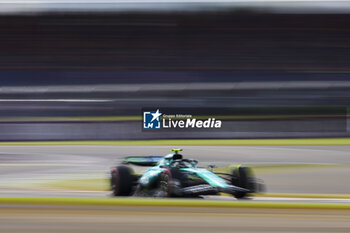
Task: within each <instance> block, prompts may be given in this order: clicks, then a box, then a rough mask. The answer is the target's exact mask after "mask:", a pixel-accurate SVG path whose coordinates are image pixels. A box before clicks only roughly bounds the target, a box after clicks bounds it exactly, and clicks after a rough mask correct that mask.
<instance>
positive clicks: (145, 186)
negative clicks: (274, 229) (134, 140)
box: [110, 149, 262, 198]
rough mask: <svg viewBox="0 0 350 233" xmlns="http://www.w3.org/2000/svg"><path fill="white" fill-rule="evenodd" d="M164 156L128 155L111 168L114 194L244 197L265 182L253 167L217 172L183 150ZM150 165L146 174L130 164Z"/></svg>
mask: <svg viewBox="0 0 350 233" xmlns="http://www.w3.org/2000/svg"><path fill="white" fill-rule="evenodd" d="M172 151H173V153H171V154H168V155H166V156H164V157H160V156H144V157H126V158H125V159H124V161H123V165H121V166H117V167H114V168H112V169H111V172H110V184H111V190H112V193H113V195H114V196H152V197H199V196H203V195H218V194H220V193H228V194H231V195H233V196H234V197H236V198H244V197H246V196H247V195H248V194H249V193H255V192H258V191H260V190H261V187H262V184H261V183H260V182H258V179H256V178H255V177H254V176H253V173H252V171H251V169H250V168H248V167H244V166H241V165H234V166H230V167H233V169H232V171H231V172H230V173H215V172H213V171H212V168H213V167H209V168H208V169H205V168H198V167H196V166H197V163H198V161H197V160H194V159H184V158H183V156H182V155H181V154H179V152H180V151H181V149H173V150H172ZM127 165H138V166H150V168H149V169H148V170H147V171H146V172H145V173H144V174H142V175H137V174H135V173H134V172H133V170H132V169H131V167H130V166H127Z"/></svg>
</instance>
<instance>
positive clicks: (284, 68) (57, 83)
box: [0, 1, 350, 140]
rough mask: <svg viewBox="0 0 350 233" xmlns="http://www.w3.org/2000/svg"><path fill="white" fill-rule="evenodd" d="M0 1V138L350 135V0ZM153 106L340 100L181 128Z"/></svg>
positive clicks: (237, 105)
mask: <svg viewBox="0 0 350 233" xmlns="http://www.w3.org/2000/svg"><path fill="white" fill-rule="evenodd" d="M0 4H1V7H0V9H1V13H2V14H1V15H0V35H1V36H0V51H1V53H0V76H1V79H0V85H1V89H0V132H1V133H0V140H65V139H77V140H78V139H145V138H146V139H147V138H184V137H185V138H237V137H238V138H241V137H248V138H251V137H323V136H337V137H339V136H349V129H348V128H347V125H346V121H347V108H348V106H349V103H350V94H349V93H350V80H349V71H350V65H349V62H348V61H349V60H350V46H349V42H348V41H349V37H350V29H349V28H348V25H349V24H350V15H349V14H348V11H349V9H350V8H349V6H350V4H349V3H348V2H347V1H334V2H332V3H331V4H330V3H329V2H328V1H269V2H266V1H246V2H244V3H242V2H241V1H220V2H215V3H214V2H210V1H200V2H197V1H192V2H187V1H186V2H185V1H182V2H181V1H178V2H176V3H175V2H172V3H170V2H166V1H159V2H153V3H149V2H146V1H141V3H140V2H137V3H136V2H130V1H128V2H122V1H110V2H108V1H106V2H104V3H97V2H94V1H91V2H88V3H84V4H82V3H81V2H79V1H70V2H58V1H41V2H38V1H35V2H34V1H33V2H32V1H26V4H22V3H21V2H17V3H5V2H4V1H0ZM146 106H147V107H155V108H162V107H190V108H195V107H212V108H218V107H222V108H232V109H242V108H244V107H247V108H252V109H254V108H260V109H271V108H276V109H278V108H281V107H285V108H286V107H290V111H289V113H288V114H291V115H293V107H302V108H304V109H307V108H309V107H310V108H311V107H323V108H328V107H331V106H333V107H334V106H337V107H339V108H341V109H343V110H342V114H340V115H341V116H339V114H337V116H332V119H335V121H329V119H324V118H322V119H320V117H317V116H316V117H314V118H312V119H311V120H310V118H307V119H304V118H302V119H301V118H300V117H299V118H298V119H293V120H286V119H279V117H278V116H279V115H280V114H278V111H277V113H276V112H275V114H276V116H272V117H271V116H270V117H269V118H268V120H266V119H265V120H264V121H262V120H261V119H257V120H255V121H252V120H249V121H248V120H247V121H246V122H244V121H242V119H241V120H240V121H232V122H230V124H233V125H231V126H232V127H231V128H230V130H228V131H226V132H217V133H212V132H211V133H203V132H193V133H190V132H189V133H186V134H183V133H181V132H180V133H178V132H175V133H144V132H142V131H141V126H140V125H141V123H140V120H139V119H138V118H137V117H140V115H141V108H142V107H146ZM238 113H239V112H238ZM266 114H269V113H266ZM288 114H287V115H288ZM241 115H244V111H243V112H242V113H241ZM262 115H263V114H262ZM62 117H63V118H62ZM84 117H85V120H81V119H84ZM86 117H90V118H86ZM98 117H99V118H98ZM108 117H109V118H108ZM111 117H112V118H111ZM113 117H115V118H113ZM118 117H119V118H118ZM121 117H122V118H121ZM86 119H88V120H86ZM106 119H109V120H108V121H107V120H106ZM111 119H112V120H111ZM121 119H122V120H121ZM243 120H244V119H243ZM330 122H332V123H330ZM327 123H328V124H327ZM242 125H243V126H244V127H243V128H242ZM326 125H328V126H330V128H329V127H325V126H326ZM332 125H333V126H334V127H333V128H332V127H331V126H332ZM286 126H289V128H288V127H286ZM300 127H302V130H300ZM233 129H235V130H233ZM278 129H279V130H278Z"/></svg>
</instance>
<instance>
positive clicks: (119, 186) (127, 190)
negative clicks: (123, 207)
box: [110, 166, 135, 196]
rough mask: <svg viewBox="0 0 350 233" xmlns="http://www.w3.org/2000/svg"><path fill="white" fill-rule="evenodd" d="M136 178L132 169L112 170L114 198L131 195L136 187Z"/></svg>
mask: <svg viewBox="0 0 350 233" xmlns="http://www.w3.org/2000/svg"><path fill="white" fill-rule="evenodd" d="M134 182H135V176H134V175H133V171H132V169H131V168H129V167H126V166H118V167H115V168H112V169H111V179H110V184H111V190H112V194H113V195H114V196H129V195H131V192H132V188H133V186H134Z"/></svg>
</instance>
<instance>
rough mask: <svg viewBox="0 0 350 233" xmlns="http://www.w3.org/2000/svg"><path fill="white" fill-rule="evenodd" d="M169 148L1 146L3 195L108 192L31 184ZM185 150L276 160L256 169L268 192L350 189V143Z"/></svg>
mask: <svg viewBox="0 0 350 233" xmlns="http://www.w3.org/2000/svg"><path fill="white" fill-rule="evenodd" d="M170 148H171V146H93V145H91V146H73V145H70V146H62V145H59V146H52V145H50V146H1V147H0V176H1V177H2V179H1V180H0V196H46V195H47V196H55V195H57V196H80V195H81V196H106V195H107V193H106V192H103V193H102V194H101V192H86V193H85V192H62V191H57V192H55V191H52V190H51V191H47V190H36V189H35V188H32V187H31V184H35V183H38V182H39V183H40V182H43V181H44V182H46V181H47V182H51V181H55V180H71V179H95V178H97V179H99V178H106V177H107V176H108V171H109V168H110V167H111V166H114V165H117V164H119V163H120V162H121V161H122V158H123V157H125V156H142V155H165V154H167V153H169V149H170ZM182 148H183V149H184V151H183V155H184V156H185V157H189V158H195V159H198V160H199V161H200V164H199V166H207V165H208V164H217V165H219V166H223V165H228V164H232V163H242V164H247V165H250V164H251V165H254V164H255V165H256V164H258V165H260V166H261V165H270V166H271V164H276V166H275V167H274V168H273V169H268V168H267V169H260V170H257V172H256V173H257V174H256V175H257V176H258V178H261V179H263V180H264V182H265V184H266V186H267V192H269V193H314V194H315V193H317V194H320V193H324V194H349V193H350V185H349V184H348V182H347V177H349V175H350V169H349V167H348V165H349V164H350V156H349V152H350V146H183V147H182ZM279 164H284V166H280V165H279ZM286 164H287V166H286ZM288 164H291V166H290V167H289V166H288ZM295 164H297V165H296V166H295ZM310 164H311V165H312V166H309V165H310Z"/></svg>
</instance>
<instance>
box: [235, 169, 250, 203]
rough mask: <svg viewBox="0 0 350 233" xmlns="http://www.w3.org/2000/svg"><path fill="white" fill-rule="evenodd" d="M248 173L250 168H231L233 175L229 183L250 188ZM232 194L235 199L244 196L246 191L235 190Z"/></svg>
mask: <svg viewBox="0 0 350 233" xmlns="http://www.w3.org/2000/svg"><path fill="white" fill-rule="evenodd" d="M249 174H250V168H248V167H239V168H236V169H234V170H233V174H232V175H233V176H232V180H231V183H232V185H234V186H238V187H241V188H245V189H250V187H249ZM233 196H234V197H235V198H237V199H239V198H245V197H246V196H247V192H236V193H235V194H233Z"/></svg>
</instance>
